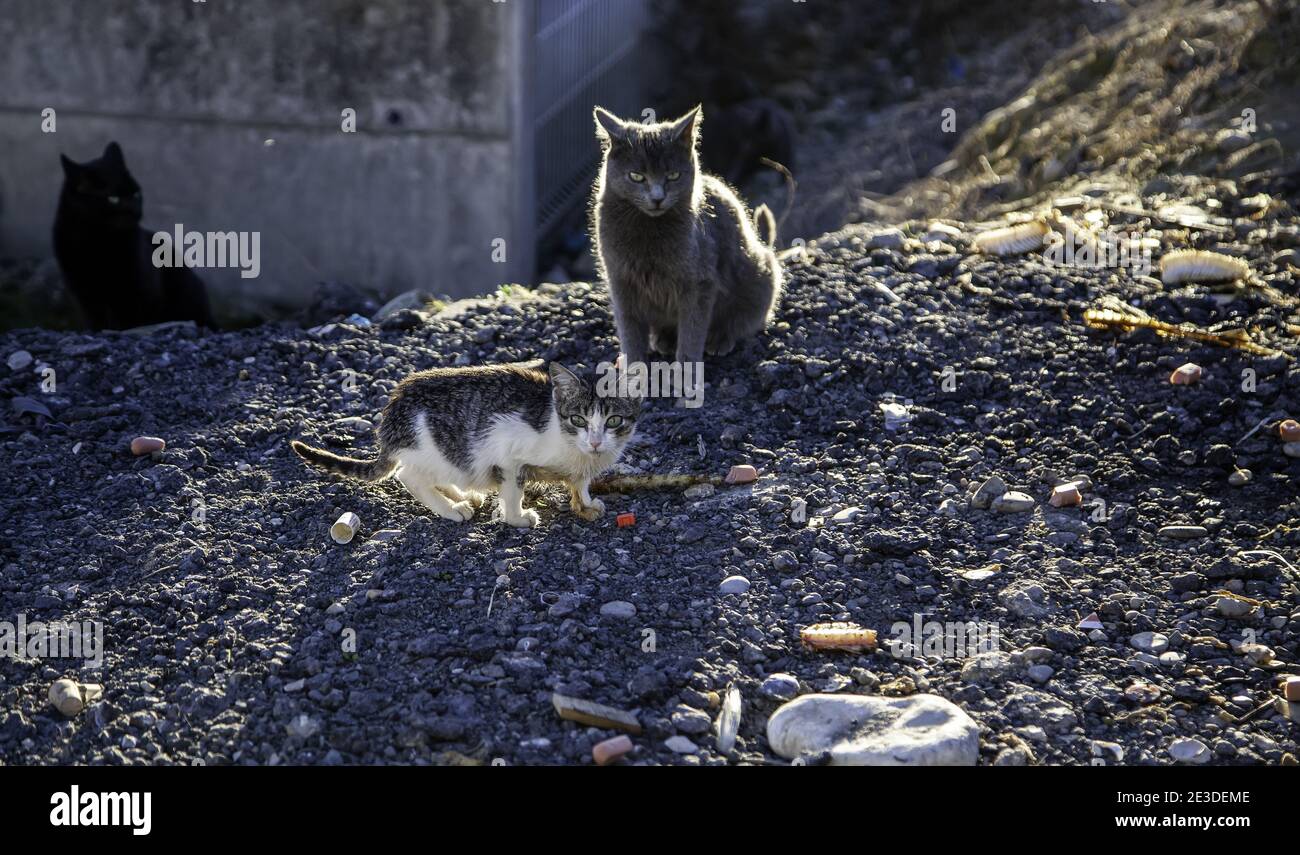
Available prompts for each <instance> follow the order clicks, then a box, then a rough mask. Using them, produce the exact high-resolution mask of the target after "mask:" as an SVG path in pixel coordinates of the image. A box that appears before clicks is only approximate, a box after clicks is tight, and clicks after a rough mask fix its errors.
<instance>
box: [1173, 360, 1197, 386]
mask: <svg viewBox="0 0 1300 855" xmlns="http://www.w3.org/2000/svg"><path fill="white" fill-rule="evenodd" d="M1200 380H1201V366H1199V365H1197V364H1196V363H1194V362H1188V363H1186V364H1185V365H1180V366H1179V367H1177V368H1175V369H1174V373H1173V374H1170V375H1169V382H1170V383H1173V384H1174V385H1175V386H1191V385H1192V384H1193V383H1199V382H1200Z"/></svg>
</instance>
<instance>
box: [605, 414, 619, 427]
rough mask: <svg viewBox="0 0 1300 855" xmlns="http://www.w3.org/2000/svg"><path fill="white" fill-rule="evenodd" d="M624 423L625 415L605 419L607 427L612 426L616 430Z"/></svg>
mask: <svg viewBox="0 0 1300 855" xmlns="http://www.w3.org/2000/svg"><path fill="white" fill-rule="evenodd" d="M622 424H623V417H622V416H610V417H609V418H607V419H605V427H607V428H611V429H615V430H616V429H618V428H619V427H620V426H621V425H622Z"/></svg>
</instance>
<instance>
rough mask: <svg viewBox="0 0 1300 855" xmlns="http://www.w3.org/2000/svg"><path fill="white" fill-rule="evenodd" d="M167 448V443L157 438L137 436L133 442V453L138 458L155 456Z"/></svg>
mask: <svg viewBox="0 0 1300 855" xmlns="http://www.w3.org/2000/svg"><path fill="white" fill-rule="evenodd" d="M166 447H167V441H166V440H164V439H161V438H159V437H156V436H137V437H136V438H135V439H133V440H131V453H132V454H134V455H135V456H136V457H143V456H144V455H146V454H153V453H155V452H158V451H162V450H163V449H165V448H166Z"/></svg>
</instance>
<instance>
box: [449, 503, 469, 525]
mask: <svg viewBox="0 0 1300 855" xmlns="http://www.w3.org/2000/svg"><path fill="white" fill-rule="evenodd" d="M451 510H452V513H454V514H456V515H457V516H459V517H460V520H461V522H468V521H469V520H472V519H473V518H474V506H473V505H472V504H470V503H469V502H468V501H465V502H454V503H452V506H451Z"/></svg>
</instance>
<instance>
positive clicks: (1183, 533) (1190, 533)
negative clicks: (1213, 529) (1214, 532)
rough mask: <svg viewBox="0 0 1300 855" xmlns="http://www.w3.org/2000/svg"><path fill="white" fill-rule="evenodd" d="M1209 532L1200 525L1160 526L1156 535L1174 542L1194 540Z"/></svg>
mask: <svg viewBox="0 0 1300 855" xmlns="http://www.w3.org/2000/svg"><path fill="white" fill-rule="evenodd" d="M1209 533H1210V532H1209V530H1208V529H1207V528H1205V526H1200V525H1166V526H1161V527H1160V531H1159V532H1158V534H1159V535H1160V536H1161V537H1170V538H1173V539H1174V540H1196V539H1197V538H1201V537H1206V536H1208V535H1209Z"/></svg>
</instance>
